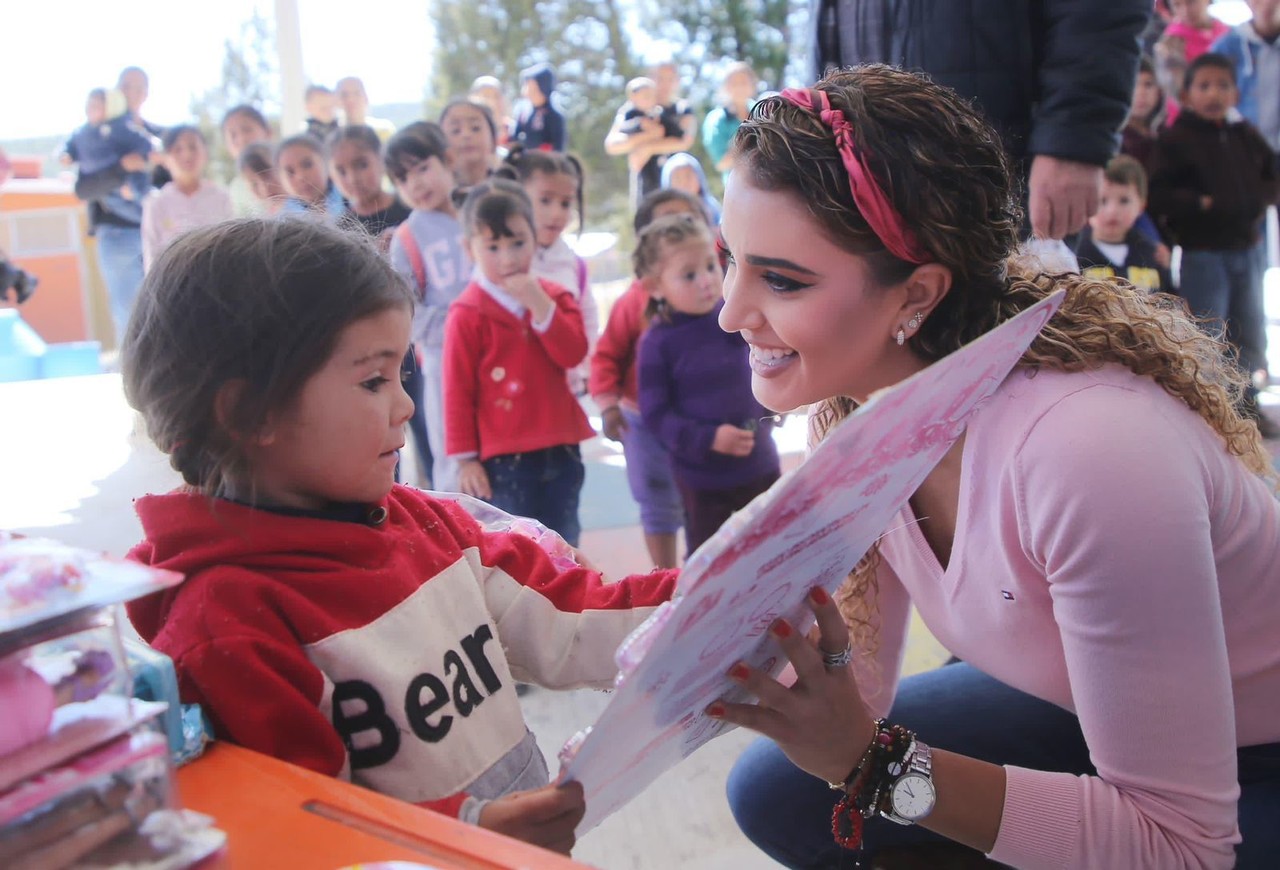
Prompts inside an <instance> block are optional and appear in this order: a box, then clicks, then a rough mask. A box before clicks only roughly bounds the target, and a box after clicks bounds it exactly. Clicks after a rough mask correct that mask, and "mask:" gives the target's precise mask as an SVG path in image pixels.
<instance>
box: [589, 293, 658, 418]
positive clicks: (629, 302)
mask: <svg viewBox="0 0 1280 870" xmlns="http://www.w3.org/2000/svg"><path fill="white" fill-rule="evenodd" d="M648 303H649V292H648V291H647V290H645V289H644V284H642V283H640V279H638V278H637V279H636V280H635V281H633V282H632V284H631V286H630V287H628V288H627V292H625V293H623V294H622V295H621V296H619V297H618V301H617V302H615V303H613V309H612V310H611V311H610V312H609V322H608V324H606V325H605V328H604V332H603V333H602V334H601V335H600V339H599V341H597V342H596V352H595V354H594V355H593V356H592V357H591V380H590V383H589V389H590V391H591V398H593V399H595V401H596V404H597V405H599V406H600V410H601V411H604V410H607V409H608V408H612V407H613V406H614V405H618V404H621V405H623V406H624V407H626V408H629V409H630V410H632V411H639V410H640V391H639V378H638V376H637V373H638V372H639V367H638V366H637V365H636V355H637V353H638V352H639V348H640V336H641V335H643V334H644V331H645V329H646V328H647V327H648V326H649V322H648V321H647V320H646V319H645V316H644V308H645V306H646V305H647V304H648Z"/></svg>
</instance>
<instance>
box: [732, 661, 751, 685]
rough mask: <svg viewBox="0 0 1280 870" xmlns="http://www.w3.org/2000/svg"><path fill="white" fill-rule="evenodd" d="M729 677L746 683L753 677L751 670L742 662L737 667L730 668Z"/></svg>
mask: <svg viewBox="0 0 1280 870" xmlns="http://www.w3.org/2000/svg"><path fill="white" fill-rule="evenodd" d="M729 676H730V677H732V678H733V679H735V680H739V681H741V682H746V680H747V677H749V676H751V668H749V667H747V666H746V665H744V664H743V663H742V662H738V663H737V664H736V665H734V666H733V667H731V668H729Z"/></svg>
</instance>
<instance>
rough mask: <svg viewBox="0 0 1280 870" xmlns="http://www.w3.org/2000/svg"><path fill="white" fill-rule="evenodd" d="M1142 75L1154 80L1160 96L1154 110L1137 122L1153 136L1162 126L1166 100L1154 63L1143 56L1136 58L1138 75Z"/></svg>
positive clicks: (1149, 58) (1146, 56)
mask: <svg viewBox="0 0 1280 870" xmlns="http://www.w3.org/2000/svg"><path fill="white" fill-rule="evenodd" d="M1142 73H1146V74H1147V75H1149V76H1151V78H1153V79H1154V80H1155V83H1156V91H1157V92H1158V93H1159V94H1160V96H1159V98H1158V99H1157V100H1156V105H1155V108H1153V109H1152V110H1151V112H1150V113H1149V114H1148V115H1147V117H1145V118H1139V119H1138V121H1140V122H1141V125H1142V127H1143V128H1144V129H1145V130H1146V131H1147V132H1148V133H1149V134H1150V135H1155V132H1156V131H1157V130H1159V129H1160V128H1161V127H1162V126H1164V119H1165V110H1166V106H1165V103H1166V99H1165V93H1164V86H1163V85H1162V84H1160V74H1159V73H1158V72H1157V71H1156V65H1155V62H1154V61H1152V60H1151V57H1150V56H1149V55H1145V54H1144V55H1142V56H1140V57H1139V58H1138V74H1139V75H1141V74H1142ZM1126 123H1127V121H1126Z"/></svg>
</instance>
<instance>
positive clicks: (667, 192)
mask: <svg viewBox="0 0 1280 870" xmlns="http://www.w3.org/2000/svg"><path fill="white" fill-rule="evenodd" d="M668 202H679V203H683V204H684V205H687V206H688V207H689V211H690V212H692V213H693V214H698V215H702V219H703V220H704V221H707V225H708V226H710V225H711V222H710V221H709V220H708V219H707V209H706V206H704V205H703V204H702V200H700V199H698V198H697V197H696V196H694V195H693V194H691V193H685V192H684V191H683V190H676V189H675V188H674V187H663V188H660V189H658V190H654V191H650V192H649V193H648V194H646V195H645V198H644V199H642V200H640V204H639V205H638V206H636V215H635V218H634V219H633V221H632V223H633V226H634V227H635V231H636V235H637V236H639V235H640V231H641V230H643V229H644V228H645V227H647V226H648V225H649V224H651V223H653V213H654V212H655V211H657V209H658V206H660V205H662V204H664V203H668Z"/></svg>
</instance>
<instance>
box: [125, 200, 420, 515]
mask: <svg viewBox="0 0 1280 870" xmlns="http://www.w3.org/2000/svg"><path fill="white" fill-rule="evenodd" d="M412 306H413V297H412V294H411V293H410V291H409V289H408V287H407V285H406V284H405V283H404V280H403V279H402V278H401V277H400V276H399V275H398V274H397V273H396V272H395V270H394V269H392V268H391V265H390V263H389V262H388V261H387V260H386V258H385V257H383V256H381V255H380V254H379V253H378V251H377V250H376V249H375V248H374V246H373V244H372V243H371V242H369V241H367V240H363V239H360V238H359V237H356V236H353V235H350V234H348V233H344V232H343V231H341V230H339V229H336V228H334V227H331V226H328V225H326V224H325V223H323V222H321V221H317V220H314V219H308V218H304V217H298V218H272V219H269V220H264V219H256V218H247V219H240V220H232V221H226V222H223V223H220V224H216V225H213V226H209V227H203V228H201V229H197V230H194V231H192V232H190V233H187V234H185V235H183V236H180V237H179V238H178V239H176V240H175V241H174V242H173V244H171V245H170V246H169V247H168V248H166V249H165V250H164V252H163V253H161V255H160V256H159V258H157V260H156V262H155V264H154V265H153V266H152V267H151V270H150V271H149V272H148V273H147V276H146V278H145V279H144V281H143V284H142V288H141V290H140V292H139V294H138V300H137V303H136V304H135V306H134V309H133V315H132V317H130V319H129V327H128V329H127V330H126V332H125V336H124V342H123V344H122V349H121V369H122V372H123V377H124V391H125V397H126V398H127V399H128V400H129V404H130V405H132V406H133V407H134V408H136V409H137V410H138V411H139V412H140V413H141V414H142V416H143V419H144V420H145V421H146V425H147V432H148V434H149V435H150V436H151V439H152V440H153V441H154V442H155V444H156V446H157V447H158V448H160V450H161V451H163V452H164V453H167V454H169V462H170V464H171V465H172V466H173V467H174V468H175V469H176V470H177V471H179V472H180V473H181V474H182V477H183V479H184V480H185V481H186V482H187V483H188V484H190V485H191V486H193V487H197V488H199V489H200V490H201V491H203V492H205V493H207V494H209V495H221V494H226V493H227V492H228V491H229V490H231V489H233V488H235V487H237V486H243V485H244V484H245V482H246V481H249V480H250V479H251V477H252V475H251V474H250V469H249V467H248V464H247V459H246V456H245V454H244V452H243V450H242V449H241V446H240V445H241V444H242V443H243V441H244V439H246V438H249V437H252V436H253V434H254V433H256V432H258V431H259V430H260V429H261V428H262V427H263V426H264V425H265V424H266V422H267V419H268V415H269V414H270V413H271V412H273V411H279V410H281V409H285V408H287V407H288V406H289V404H290V403H291V402H292V401H294V400H295V399H296V398H297V396H298V393H299V392H300V391H301V389H302V387H303V385H304V384H305V383H306V381H307V379H308V378H310V377H311V376H312V375H313V374H315V372H316V371H317V370H318V369H319V368H320V367H321V366H322V365H323V364H324V362H325V361H326V360H327V359H328V358H329V355H330V354H331V353H332V352H333V349H334V346H335V344H336V343H337V340H338V336H339V333H340V332H341V331H342V330H343V329H344V328H345V327H346V326H348V325H349V324H351V323H354V322H355V321H357V320H360V319H362V318H365V317H369V316H370V315H374V314H378V313H380V312H382V311H385V310H387V309H392V308H405V309H410V308H412ZM224 388H227V390H226V392H225V393H224V392H223V390H224ZM220 393H221V398H220ZM220 402H221V403H222V404H221V414H219V410H218V406H219V403H220ZM236 493H237V495H236V497H237V498H245V497H248V498H249V499H250V500H252V495H253V494H252V493H243V492H241V491H240V490H236Z"/></svg>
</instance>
